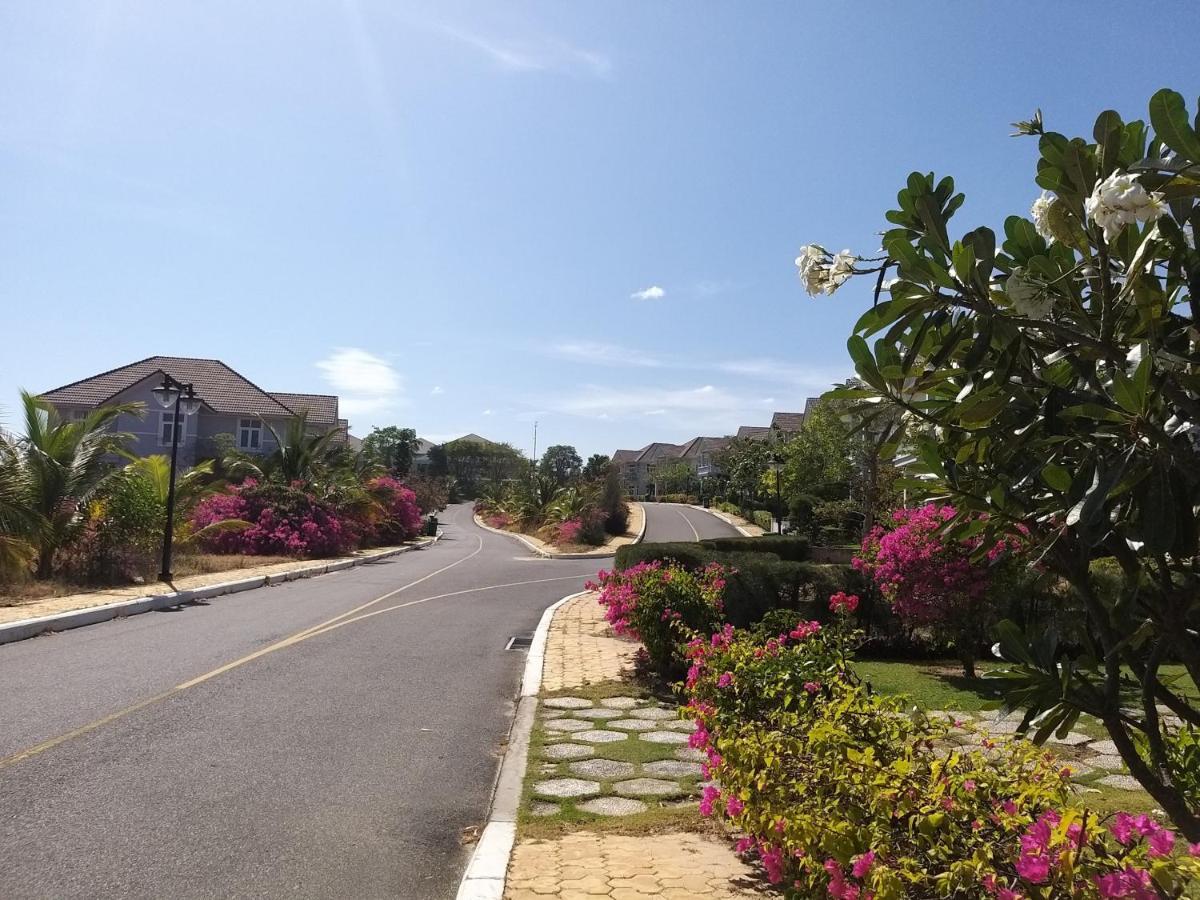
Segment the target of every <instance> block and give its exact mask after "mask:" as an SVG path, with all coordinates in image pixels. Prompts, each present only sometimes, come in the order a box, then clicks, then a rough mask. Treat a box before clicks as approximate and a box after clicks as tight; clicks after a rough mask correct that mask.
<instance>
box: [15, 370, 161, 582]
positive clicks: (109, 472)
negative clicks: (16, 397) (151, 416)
mask: <svg viewBox="0 0 1200 900" xmlns="http://www.w3.org/2000/svg"><path fill="white" fill-rule="evenodd" d="M21 404H22V406H23V408H24V412H25V436H24V437H23V438H19V439H17V440H16V441H15V445H14V451H15V456H16V460H17V463H16V468H17V469H19V470H20V479H19V480H20V481H21V483H22V487H21V490H22V493H23V495H24V498H25V502H26V509H27V510H28V512H29V515H30V516H31V518H32V520H33V530H32V535H31V538H32V543H33V544H34V546H35V547H36V548H37V577H38V578H48V577H50V573H51V570H52V566H53V563H54V552H55V551H56V550H58V548H59V547H62V546H63V545H64V544H66V543H67V542H68V541H69V540H70V539H71V537H72V536H74V534H75V532H76V530H78V528H79V527H80V526H81V525H82V524H83V521H84V516H83V511H84V510H85V509H86V508H87V505H88V502H89V501H90V500H92V498H93V497H95V496H96V494H97V492H98V491H99V490H100V489H101V488H102V487H103V486H104V484H105V483H106V482H107V481H108V480H109V479H110V478H112V477H113V476H114V475H115V474H116V473H118V472H119V471H120V470H119V469H117V468H116V467H115V466H113V465H112V463H111V462H110V460H109V459H108V457H110V456H111V455H113V454H118V455H123V454H124V453H125V447H126V445H127V444H128V443H129V441H130V440H131V438H132V436H131V435H128V434H121V433H119V432H116V431H112V430H110V426H112V425H115V424H116V421H117V417H118V416H119V415H121V414H122V413H129V414H132V415H137V416H140V415H141V414H142V406H141V404H140V403H127V404H119V405H116V406H101V407H99V408H97V409H93V410H91V411H90V412H88V413H87V415H85V416H84V417H83V418H82V419H80V420H78V421H72V422H68V421H64V420H63V419H62V418H61V417H60V416H59V415H58V412H57V410H55V408H54V407H53V405H51V404H50V403H48V402H46V401H45V400H40V399H38V398H37V397H35V396H33V395H32V394H30V393H28V392H27V391H22V392H21Z"/></svg>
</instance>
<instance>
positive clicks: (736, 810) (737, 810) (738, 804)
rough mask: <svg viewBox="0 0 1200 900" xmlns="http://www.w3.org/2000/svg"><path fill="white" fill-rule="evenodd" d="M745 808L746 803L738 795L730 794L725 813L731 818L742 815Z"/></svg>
mask: <svg viewBox="0 0 1200 900" xmlns="http://www.w3.org/2000/svg"><path fill="white" fill-rule="evenodd" d="M745 808H746V804H745V803H743V802H742V801H741V800H739V799H738V798H737V797H734V796H730V797H729V799H728V800H726V801H725V815H727V816H729V818H731V819H732V818H735V817H737V816H740V815H741V814H742V810H743V809H745Z"/></svg>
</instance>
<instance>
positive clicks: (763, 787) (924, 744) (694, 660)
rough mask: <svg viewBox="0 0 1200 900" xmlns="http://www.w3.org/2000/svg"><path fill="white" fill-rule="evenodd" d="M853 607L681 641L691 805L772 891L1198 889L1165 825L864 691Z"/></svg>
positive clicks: (1144, 897) (911, 894) (862, 894)
mask: <svg viewBox="0 0 1200 900" xmlns="http://www.w3.org/2000/svg"><path fill="white" fill-rule="evenodd" d="M856 605H857V598H856V597H854V596H853V595H835V597H834V598H833V600H832V603H831V609H832V612H833V617H832V620H831V621H830V622H829V623H827V624H825V625H821V624H819V623H817V622H815V621H799V622H797V623H796V625H795V626H794V627H793V628H791V629H789V630H787V631H784V632H781V633H779V634H777V635H771V636H769V637H763V636H762V635H755V634H752V633H750V632H744V631H739V630H736V629H734V628H732V627H730V626H728V625H726V626H724V627H723V628H722V629H720V630H718V631H716V632H715V633H713V634H712V635H711V636H706V637H697V638H695V639H693V640H692V641H691V642H690V643H689V644H688V646H687V656H688V658H689V660H690V662H691V669H690V670H689V672H688V676H687V681H686V691H687V695H688V705H687V706H686V707H685V712H686V714H687V715H688V716H689V717H690V718H692V719H694V720H695V723H696V730H695V732H694V734H693V735H692V738H691V746H692V747H694V748H696V749H699V750H702V751H703V752H704V753H705V754H706V756H707V762H706V763H705V765H704V774H705V776H706V778H708V779H710V780H711V781H712V784H711V785H710V786H708V787H706V788H705V789H704V795H703V798H702V801H701V811H702V812H703V813H704V814H706V815H710V816H715V817H719V818H722V819H725V820H727V821H728V822H729V823H730V825H731V826H732V827H733V828H734V829H736V831H738V832H739V833H740V834H742V835H744V837H743V838H742V839H741V841H740V843H739V845H738V849H739V851H740V852H743V853H745V854H747V855H749V856H752V857H754V858H756V859H757V860H758V861H759V862H760V864H761V865H762V866H763V868H764V869H765V871H766V874H767V877H768V879H769V880H770V881H771V882H772V883H774V884H776V885H778V886H779V887H780V889H781V890H782V891H783V893H784V894H785V895H786V896H787V897H789V898H793V900H800V898H804V900H810V898H819V897H834V898H841V900H901V898H930V900H932V898H939V897H956V898H981V900H982V898H999V900H1051V898H1067V897H1072V898H1076V897H1077V898H1137V900H1150V898H1162V897H1170V898H1181V897H1196V896H1200V893H1197V891H1200V845H1191V846H1189V845H1187V844H1186V843H1185V842H1184V841H1182V840H1180V839H1178V838H1177V836H1176V834H1175V833H1174V831H1173V830H1172V829H1171V828H1170V827H1169V826H1168V825H1166V824H1164V823H1163V822H1161V821H1159V820H1157V819H1154V818H1152V817H1150V816H1144V815H1141V816H1133V815H1129V814H1124V813H1118V814H1116V815H1112V816H1107V817H1101V816H1098V815H1097V814H1096V813H1094V812H1089V811H1086V810H1085V809H1083V808H1081V807H1080V806H1078V805H1077V803H1076V801H1077V799H1078V798H1077V795H1075V794H1074V792H1073V791H1072V788H1071V785H1070V782H1069V780H1068V777H1069V773H1068V772H1067V771H1066V770H1065V769H1063V768H1061V764H1060V763H1058V762H1056V760H1055V757H1054V756H1053V755H1052V754H1049V753H1047V752H1045V751H1042V750H1040V749H1038V748H1036V747H1034V746H1032V745H1031V744H1028V743H1025V742H1023V741H997V740H993V739H992V738H990V737H988V736H987V735H986V734H977V733H973V732H972V731H971V729H970V728H969V727H967V726H964V725H963V724H962V723H954V722H951V721H950V720H946V721H936V720H932V719H930V718H928V717H927V716H925V715H923V714H921V713H906V712H905V710H904V704H903V701H901V700H894V699H888V698H882V697H879V696H878V695H875V694H872V693H871V691H870V690H869V689H868V688H866V687H865V686H864V685H863V684H862V683H861V682H860V681H859V679H858V678H857V677H856V676H855V674H854V672H853V669H852V667H851V666H850V664H849V663H848V661H847V660H848V659H849V656H850V654H851V652H852V650H853V649H854V647H855V646H856V642H857V640H858V638H859V635H858V633H857V632H854V631H852V630H851V625H850V615H851V613H852V612H853V609H854V607H855V606H856ZM956 726H957V727H956Z"/></svg>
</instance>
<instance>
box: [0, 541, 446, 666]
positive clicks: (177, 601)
mask: <svg viewBox="0 0 1200 900" xmlns="http://www.w3.org/2000/svg"><path fill="white" fill-rule="evenodd" d="M440 538H441V534H440V533H439V534H438V535H437V536H436V537H434V538H431V539H428V540H423V541H420V542H418V543H415V544H410V545H408V546H405V547H396V548H395V549H393V550H385V551H384V552H382V553H374V554H372V555H370V556H362V557H352V558H350V559H339V560H335V561H334V562H330V563H317V564H316V565H304V566H299V567H297V568H295V569H288V570H287V571H286V572H273V573H272V574H270V575H255V576H253V577H251V578H242V579H239V580H237V581H223V582H221V583H220V584H210V585H206V586H205V587H198V588H190V589H186V590H182V591H168V592H167V593H163V594H150V595H147V596H145V597H135V598H133V599H132V600H120V601H118V602H116V603H105V604H103V605H101V606H88V607H84V608H83V609H73V610H68V611H67V612H61V613H54V614H53V615H50V616H40V617H38V618H36V619H18V620H17V621H16V622H8V623H6V624H4V625H0V644H10V643H12V642H14V641H23V640H25V639H26V638H31V637H36V636H37V635H39V634H45V633H46V632H48V631H66V630H67V629H70V628H80V627H82V626H84V625H95V624H97V623H99V622H107V621H109V620H111V619H117V618H123V617H126V616H136V615H139V614H141V613H146V612H153V611H154V610H156V609H166V608H167V607H171V606H179V605H181V604H184V603H191V602H193V601H196V600H209V599H211V598H213V597H221V596H224V595H225V594H239V593H241V592H242V591H252V590H254V589H256V588H260V587H266V586H268V585H277V584H283V583H284V582H286V581H296V580H298V579H301V578H312V577H313V576H314V575H325V574H327V573H329V572H341V571H343V570H345V569H352V568H355V567H357V566H361V565H365V564H366V563H372V562H376V561H377V560H381V559H390V558H391V557H393V556H399V555H400V554H401V553H408V552H409V551H410V550H420V549H422V548H424V547H429V546H432V545H433V544H436V543H437V542H438V540H439V539H440Z"/></svg>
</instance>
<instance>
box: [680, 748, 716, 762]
mask: <svg viewBox="0 0 1200 900" xmlns="http://www.w3.org/2000/svg"><path fill="white" fill-rule="evenodd" d="M672 755H673V756H674V757H675V758H676V759H682V760H686V761H687V762H704V760H706V759H708V757H707V756H706V755H705V753H704V751H703V750H695V749H693V748H692V747H680V748H679V749H678V750H676V751H675V752H674V754H672Z"/></svg>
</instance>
